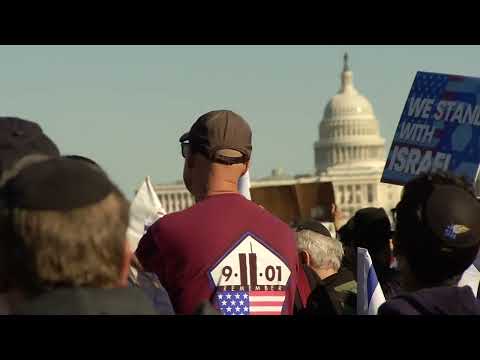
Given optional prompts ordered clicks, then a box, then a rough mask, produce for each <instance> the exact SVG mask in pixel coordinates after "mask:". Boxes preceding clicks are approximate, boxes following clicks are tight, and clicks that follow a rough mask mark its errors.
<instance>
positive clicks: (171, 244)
mask: <svg viewBox="0 0 480 360" xmlns="http://www.w3.org/2000/svg"><path fill="white" fill-rule="evenodd" d="M251 139H252V133H251V130H250V127H249V125H248V124H247V122H246V121H245V120H244V119H243V118H242V117H240V116H239V115H237V114H235V113H234V112H232V111H226V110H221V111H211V112H209V113H207V114H205V115H203V116H201V117H200V118H199V119H198V120H197V121H196V122H195V123H194V124H193V126H192V127H191V129H190V131H189V132H188V133H186V134H184V135H183V136H182V137H181V138H180V142H181V145H182V155H183V156H184V158H185V166H184V173H183V178H184V182H185V185H186V187H187V188H188V190H189V191H190V192H191V193H192V194H193V196H194V197H195V199H196V204H195V205H194V206H192V207H191V208H189V209H186V210H183V211H180V212H177V213H173V214H169V215H166V216H164V217H163V218H161V219H159V220H157V222H155V223H154V224H153V225H152V226H151V227H150V228H149V229H148V231H147V233H146V234H145V235H144V236H143V238H142V239H141V240H140V243H139V246H138V249H137V251H136V255H137V256H138V259H139V260H140V262H141V263H142V265H143V266H144V267H145V269H146V270H147V271H152V272H155V273H156V274H157V275H158V277H159V279H160V281H161V283H162V284H163V285H164V287H165V288H166V289H167V291H168V294H169V296H170V299H171V301H172V304H173V306H174V308H175V311H176V312H177V313H179V314H192V313H193V312H195V310H196V309H197V307H198V305H199V304H200V303H201V302H202V301H205V300H207V301H210V302H211V303H212V304H213V305H214V306H215V307H216V309H218V310H219V311H220V312H221V313H222V314H225V315H280V314H292V312H293V302H294V297H295V289H296V284H297V272H298V261H297V253H296V243H295V237H294V234H293V232H292V231H291V230H290V228H289V227H288V225H287V224H285V223H283V222H282V221H280V220H279V219H277V218H276V217H274V216H273V215H271V214H270V213H268V212H267V211H265V210H264V209H262V208H261V207H259V206H258V205H256V204H255V203H253V202H251V201H249V200H247V199H246V198H244V197H243V196H242V195H240V194H239V193H238V191H237V184H238V179H239V178H240V177H241V176H242V175H243V174H245V173H246V171H247V170H248V167H249V160H250V154H251V151H252V145H251Z"/></svg>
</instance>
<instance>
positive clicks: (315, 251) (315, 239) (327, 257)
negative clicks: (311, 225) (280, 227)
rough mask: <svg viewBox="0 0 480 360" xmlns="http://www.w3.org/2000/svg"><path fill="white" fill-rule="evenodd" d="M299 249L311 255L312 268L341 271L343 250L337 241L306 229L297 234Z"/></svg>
mask: <svg viewBox="0 0 480 360" xmlns="http://www.w3.org/2000/svg"><path fill="white" fill-rule="evenodd" d="M297 247H298V250H300V251H305V252H307V253H308V254H309V255H310V257H311V259H312V260H313V261H312V264H311V265H312V267H314V268H316V269H333V270H334V271H338V270H339V269H340V266H341V263H342V257H343V248H342V244H341V243H340V241H338V240H337V239H333V238H331V237H329V236H325V235H322V234H320V233H317V232H315V231H312V230H306V229H304V230H300V231H298V232H297Z"/></svg>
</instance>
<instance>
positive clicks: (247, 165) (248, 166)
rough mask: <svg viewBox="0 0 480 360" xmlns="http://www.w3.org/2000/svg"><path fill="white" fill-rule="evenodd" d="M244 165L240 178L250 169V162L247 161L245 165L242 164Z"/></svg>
mask: <svg viewBox="0 0 480 360" xmlns="http://www.w3.org/2000/svg"><path fill="white" fill-rule="evenodd" d="M244 165H245V168H244V169H243V172H242V175H241V176H243V175H245V174H246V173H247V171H248V169H250V160H248V161H247V162H246V163H244Z"/></svg>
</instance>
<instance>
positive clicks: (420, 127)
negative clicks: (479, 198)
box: [382, 72, 480, 185]
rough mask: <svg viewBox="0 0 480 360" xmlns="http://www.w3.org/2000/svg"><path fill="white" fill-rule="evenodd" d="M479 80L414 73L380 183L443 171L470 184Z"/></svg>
mask: <svg viewBox="0 0 480 360" xmlns="http://www.w3.org/2000/svg"><path fill="white" fill-rule="evenodd" d="M479 138H480V78H473V77H465V76H458V75H447V74H437V73H428V72H417V75H416V76H415V80H414V82H413V85H412V88H411V90H410V93H409V95H408V98H407V102H406V104H405V107H404V109H403V112H402V115H401V118H400V122H399V124H398V127H397V130H396V132H395V136H394V139H393V142H392V146H391V148H390V152H389V154H388V158H387V162H386V164H385V169H384V171H383V176H382V182H386V183H391V184H397V185H404V184H405V183H407V182H408V181H409V180H411V179H412V178H413V177H415V176H416V175H418V174H420V173H425V172H435V171H439V170H440V171H448V172H451V173H453V174H455V175H457V176H464V177H465V178H466V179H467V181H468V182H470V183H474V181H475V179H476V177H477V172H478V168H479V164H480V140H479Z"/></svg>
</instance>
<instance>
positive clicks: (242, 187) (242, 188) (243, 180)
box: [238, 170, 252, 200]
mask: <svg viewBox="0 0 480 360" xmlns="http://www.w3.org/2000/svg"><path fill="white" fill-rule="evenodd" d="M238 192H239V193H240V194H242V195H243V196H245V197H246V198H247V199H248V200H252V198H251V197H250V171H249V170H247V172H246V173H245V174H244V175H243V176H241V177H240V179H239V180H238Z"/></svg>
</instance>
